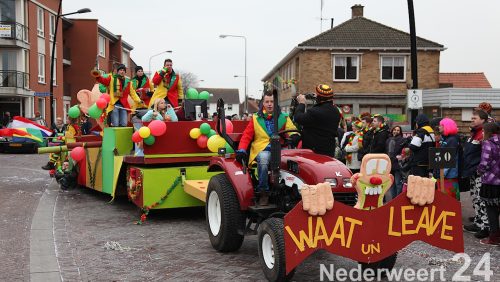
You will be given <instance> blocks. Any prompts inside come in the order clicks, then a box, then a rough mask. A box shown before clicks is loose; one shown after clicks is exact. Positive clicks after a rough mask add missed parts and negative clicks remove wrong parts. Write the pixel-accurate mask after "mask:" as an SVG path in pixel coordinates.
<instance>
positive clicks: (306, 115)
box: [294, 84, 341, 157]
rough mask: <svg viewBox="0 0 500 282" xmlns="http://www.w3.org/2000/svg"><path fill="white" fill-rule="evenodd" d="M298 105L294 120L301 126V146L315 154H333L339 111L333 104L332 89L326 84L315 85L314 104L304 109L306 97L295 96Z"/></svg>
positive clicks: (301, 95) (332, 155)
mask: <svg viewBox="0 0 500 282" xmlns="http://www.w3.org/2000/svg"><path fill="white" fill-rule="evenodd" d="M297 102H298V103H299V105H298V106H297V108H296V110H295V115H294V121H295V122H296V123H297V124H299V125H301V126H302V148H304V149H311V150H313V151H314V152H315V153H317V154H323V155H328V156H331V157H334V156H335V138H336V137H338V136H337V135H338V134H337V130H338V128H339V123H340V118H341V117H340V112H339V110H338V109H337V107H336V106H335V105H333V90H332V88H330V86H328V85H326V84H320V85H318V86H317V87H316V105H314V106H313V107H312V108H310V109H308V110H307V112H306V111H305V110H306V97H305V96H304V95H303V94H300V95H299V96H297Z"/></svg>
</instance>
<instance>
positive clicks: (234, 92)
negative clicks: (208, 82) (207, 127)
mask: <svg viewBox="0 0 500 282" xmlns="http://www.w3.org/2000/svg"><path fill="white" fill-rule="evenodd" d="M197 90H198V92H201V91H208V93H210V99H208V105H207V106H208V115H209V116H212V114H213V113H215V112H216V111H217V100H219V98H222V99H223V100H224V104H225V107H224V110H225V112H226V116H232V115H235V114H236V115H238V117H241V114H242V112H241V111H240V105H241V102H240V93H239V90H238V88H197Z"/></svg>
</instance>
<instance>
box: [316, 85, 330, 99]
mask: <svg viewBox="0 0 500 282" xmlns="http://www.w3.org/2000/svg"><path fill="white" fill-rule="evenodd" d="M316 95H317V97H318V98H320V99H321V100H332V99H333V90H332V88H330V86H328V85H326V84H320V85H318V86H316Z"/></svg>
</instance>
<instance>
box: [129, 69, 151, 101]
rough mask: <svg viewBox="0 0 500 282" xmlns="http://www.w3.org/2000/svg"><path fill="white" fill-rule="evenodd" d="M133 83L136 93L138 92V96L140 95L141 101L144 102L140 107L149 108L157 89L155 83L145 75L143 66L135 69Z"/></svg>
mask: <svg viewBox="0 0 500 282" xmlns="http://www.w3.org/2000/svg"><path fill="white" fill-rule="evenodd" d="M131 83H132V87H133V88H134V90H135V92H137V95H139V98H141V100H142V101H143V102H144V104H143V105H139V107H140V106H144V107H147V106H148V105H149V100H150V99H151V96H153V92H154V91H155V89H154V87H153V83H152V82H151V81H150V80H149V78H148V77H147V76H146V75H145V74H144V70H143V68H142V67H141V66H137V67H135V76H134V77H133V78H132V81H131Z"/></svg>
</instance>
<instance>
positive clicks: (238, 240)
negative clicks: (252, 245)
mask: <svg viewBox="0 0 500 282" xmlns="http://www.w3.org/2000/svg"><path fill="white" fill-rule="evenodd" d="M205 215H206V220H207V227H208V236H209V238H210V243H211V244H212V247H213V248H214V249H216V250H217V251H219V252H233V251H237V250H238V249H239V248H240V247H241V245H242V244H243V239H244V235H243V231H244V229H245V228H244V227H245V217H244V214H243V212H242V211H241V210H240V204H239V201H238V197H237V196H236V193H235V191H234V188H233V185H232V184H231V182H230V181H229V179H227V176H226V175H225V174H218V175H215V176H213V177H212V178H211V179H210V182H209V183H208V189H207V198H206V205H205ZM240 233H241V234H240Z"/></svg>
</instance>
